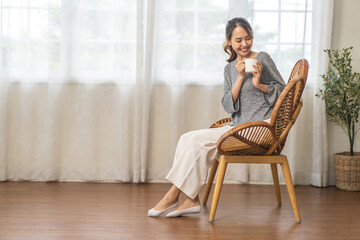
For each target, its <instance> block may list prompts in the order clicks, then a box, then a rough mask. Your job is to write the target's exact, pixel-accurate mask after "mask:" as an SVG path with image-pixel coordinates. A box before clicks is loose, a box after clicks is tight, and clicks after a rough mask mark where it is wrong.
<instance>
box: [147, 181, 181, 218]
mask: <svg viewBox="0 0 360 240" xmlns="http://www.w3.org/2000/svg"><path fill="white" fill-rule="evenodd" d="M179 194H180V189H178V188H177V187H176V186H175V185H173V186H172V187H171V188H170V190H169V191H168V192H167V193H166V194H165V196H164V197H163V199H161V200H160V202H158V204H156V206H155V207H154V208H152V209H150V210H149V211H148V216H149V217H158V216H160V215H161V214H163V213H164V212H166V211H168V210H170V209H173V208H176V207H177V206H178V200H179Z"/></svg>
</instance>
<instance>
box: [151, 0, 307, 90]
mask: <svg viewBox="0 0 360 240" xmlns="http://www.w3.org/2000/svg"><path fill="white" fill-rule="evenodd" d="M311 5H312V0H289V1H288V0H287V1H282V0H229V1H222V0H219V1H216V0H210V1H206V0H187V1H167V0H162V1H160V4H159V6H158V9H157V10H158V13H159V17H158V19H157V27H158V29H157V31H156V33H157V39H156V42H157V43H158V48H157V51H156V63H155V64H156V67H155V69H156V71H155V72H156V73H155V76H156V80H157V81H159V82H167V83H173V82H175V83H181V82H187V83H189V82H190V83H192V82H194V83H197V84H222V81H223V69H224V66H225V64H226V61H225V60H226V59H228V55H227V54H226V53H225V52H224V51H223V49H222V43H223V42H224V41H225V25H226V22H227V21H228V19H230V18H232V17H235V16H243V17H244V16H245V17H246V18H247V19H248V20H249V22H250V24H251V25H252V27H253V30H254V34H255V40H254V46H253V49H254V50H255V51H266V52H268V53H269V54H270V56H271V57H272V58H273V59H274V61H275V63H276V64H277V66H278V68H279V71H280V72H281V74H282V76H283V77H284V80H285V81H286V80H287V77H288V76H289V74H290V72H291V70H292V67H293V66H294V64H295V62H296V61H297V60H298V59H300V58H303V57H306V58H307V59H308V60H310V56H311V54H310V53H311V16H312V15H311V12H312V11H311ZM232 8H236V9H235V10H234V9H232ZM231 12H234V13H232V14H231ZM230 15H232V16H230Z"/></svg>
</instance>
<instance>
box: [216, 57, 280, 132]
mask: <svg viewBox="0 0 360 240" xmlns="http://www.w3.org/2000/svg"><path fill="white" fill-rule="evenodd" d="M256 59H258V60H259V61H260V62H261V64H262V65H263V70H262V73H261V78H260V82H261V83H263V84H266V85H267V87H268V90H269V91H268V93H264V92H263V91H261V90H259V89H257V88H256V87H254V85H253V84H252V76H253V75H252V74H251V73H245V78H244V82H243V84H242V86H241V89H240V95H239V98H238V100H237V101H236V102H235V103H234V102H233V99H232V94H231V89H232V87H233V86H234V84H235V82H236V79H237V76H238V75H239V72H238V71H237V70H236V68H235V65H236V64H237V60H234V61H232V62H230V63H228V64H227V65H226V66H225V69H224V94H223V97H222V100H221V103H222V105H223V107H224V110H225V111H226V112H227V113H230V114H231V119H232V122H233V123H234V124H233V125H235V126H236V125H239V124H242V123H245V122H250V121H261V120H265V119H269V118H270V116H271V111H272V109H273V107H274V105H275V103H276V100H277V99H278V97H279V95H280V93H281V91H282V90H283V89H284V87H285V82H284V80H283V78H282V77H281V75H280V73H279V71H278V70H277V67H276V65H275V63H274V61H273V60H272V59H271V57H270V56H269V55H268V54H267V53H266V52H259V53H258V55H257V57H256Z"/></svg>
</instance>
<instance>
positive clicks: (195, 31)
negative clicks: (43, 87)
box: [0, 0, 312, 85]
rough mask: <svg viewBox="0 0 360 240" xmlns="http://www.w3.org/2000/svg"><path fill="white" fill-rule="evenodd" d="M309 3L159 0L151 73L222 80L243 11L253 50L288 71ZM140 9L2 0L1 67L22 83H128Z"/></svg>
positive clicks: (304, 33) (166, 78)
mask: <svg viewBox="0 0 360 240" xmlns="http://www.w3.org/2000/svg"><path fill="white" fill-rule="evenodd" d="M144 2H146V0H144ZM144 6H146V4H145V5H144ZM311 6H312V0H286V1H284V0H228V1H226V0H158V1H156V8H155V13H154V14H153V15H154V16H155V24H154V26H150V25H146V22H144V26H147V27H148V29H147V31H153V33H154V44H153V45H152V46H151V47H153V51H146V52H152V58H153V61H152V62H151V63H150V64H151V65H152V66H151V67H152V69H153V70H154V72H153V77H154V80H155V81H156V82H166V83H171V84H172V83H175V84H176V83H179V82H181V83H182V82H185V83H192V82H193V83H196V84H205V85H206V84H222V81H223V69H224V66H225V64H226V61H225V60H226V59H227V58H228V55H227V54H226V53H225V52H224V51H223V49H222V44H223V42H224V41H225V25H226V22H227V21H228V19H229V18H232V17H234V16H232V15H236V16H245V17H247V19H248V20H249V22H250V23H251V24H252V27H253V28H254V32H255V41H254V50H255V51H261V50H263V51H266V52H268V53H269V54H270V55H271V56H272V57H273V59H274V61H275V62H276V63H277V65H278V67H279V70H280V72H281V73H282V75H283V77H284V78H287V76H288V75H289V73H290V71H291V68H292V66H293V64H294V63H295V61H296V60H297V59H299V58H302V57H306V58H307V59H309V60H310V52H311V24H312V23H311V19H312V7H311ZM145 8H146V7H145ZM234 9H235V11H234ZM140 10H141V9H140ZM146 11H150V10H149V9H145V12H146ZM232 12H235V13H236V14H232ZM139 13H140V14H141V11H139V6H137V1H134V0H1V16H0V17H1V54H2V64H1V66H0V67H1V69H0V70H1V73H0V74H2V75H3V76H6V79H8V80H10V81H21V82H23V81H25V82H29V81H30V82H48V81H62V82H63V81H76V82H92V83H98V82H107V81H110V82H119V83H120V82H121V83H122V82H130V83H134V82H135V76H136V62H137V59H136V56H140V55H141V54H140V55H137V54H136V52H137V51H139V49H137V45H136V44H137V41H139V39H137V38H140V37H143V35H144V34H138V33H139V31H140V30H139V29H138V24H139V23H138V21H140V22H142V21H143V20H142V19H145V20H146V17H144V16H139V15H138V14H139ZM144 15H145V14H144ZM144 28H145V27H144ZM141 40H143V39H141ZM144 54H145V53H144Z"/></svg>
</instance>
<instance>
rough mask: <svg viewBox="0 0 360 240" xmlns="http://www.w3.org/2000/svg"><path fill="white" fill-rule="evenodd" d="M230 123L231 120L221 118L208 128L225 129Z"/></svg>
mask: <svg viewBox="0 0 360 240" xmlns="http://www.w3.org/2000/svg"><path fill="white" fill-rule="evenodd" d="M230 123H231V118H223V119H221V120H219V121H217V122H215V123H213V124H212V125H211V126H210V128H218V127H225V126H227V125H229V124H230Z"/></svg>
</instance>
